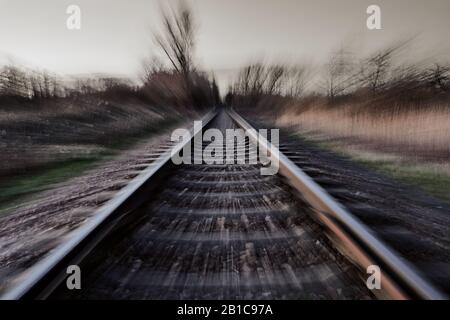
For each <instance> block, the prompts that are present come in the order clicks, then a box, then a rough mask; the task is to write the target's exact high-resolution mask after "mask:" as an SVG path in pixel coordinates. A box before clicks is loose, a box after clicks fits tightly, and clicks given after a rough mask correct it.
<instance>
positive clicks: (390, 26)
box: [0, 0, 450, 76]
mask: <svg viewBox="0 0 450 320" xmlns="http://www.w3.org/2000/svg"><path fill="white" fill-rule="evenodd" d="M166 2H172V3H173V1H153V0H39V1H34V0H27V1H25V0H0V63H5V62H8V61H10V59H11V58H14V61H15V62H17V63H21V64H26V65H29V66H34V67H40V68H46V69H48V70H51V71H54V72H57V73H60V74H84V73H94V72H95V73H112V74H121V75H128V76H135V75H137V74H138V73H139V67H140V63H141V61H142V59H143V58H144V57H145V56H146V55H148V52H150V51H151V50H152V46H153V45H152V37H151V30H152V28H155V27H157V25H158V23H159V21H160V18H159V13H160V9H159V8H160V5H161V4H160V3H166ZM190 2H191V3H192V4H193V9H194V13H195V17H196V19H197V23H198V28H199V35H198V46H197V57H198V62H199V64H200V65H201V66H202V67H203V68H204V69H206V70H211V71H216V72H217V73H221V74H225V73H226V72H225V71H226V70H230V69H231V70H232V69H235V68H237V67H239V66H241V65H243V64H245V63H247V62H249V61H251V60H252V59H259V58H266V59H274V60H283V61H286V60H289V61H292V62H301V61H308V62H313V63H321V62H323V61H324V59H326V57H327V55H329V53H330V52H331V51H333V50H336V49H337V48H338V47H339V46H340V44H342V43H350V44H351V45H352V47H353V48H354V49H355V50H358V51H359V52H365V51H368V50H372V49H374V48H378V47H382V46H383V45H387V44H389V43H390V42H392V41H395V40H397V39H401V38H406V37H411V36H417V38H416V40H415V46H414V47H413V48H412V49H411V54H412V55H413V56H421V55H428V56H430V55H433V56H436V58H437V59H447V58H448V57H450V55H449V53H450V40H449V30H450V0H428V1H426V0H370V1H369V0H192V1H190ZM70 4H76V5H78V6H80V8H81V13H82V17H81V19H82V20H81V21H82V28H81V30H79V31H70V30H68V29H67V28H66V19H67V17H68V15H67V14H66V8H67V7H68V6H69V5H70ZM370 4H378V5H379V6H380V7H381V10H382V27H383V29H382V30H375V31H369V30H367V28H366V22H365V21H366V18H367V14H366V8H367V6H368V5H370Z"/></svg>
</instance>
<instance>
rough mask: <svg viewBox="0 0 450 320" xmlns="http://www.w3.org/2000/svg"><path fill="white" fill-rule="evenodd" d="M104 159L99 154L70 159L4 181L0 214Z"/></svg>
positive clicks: (103, 156)
mask: <svg viewBox="0 0 450 320" xmlns="http://www.w3.org/2000/svg"><path fill="white" fill-rule="evenodd" d="M104 158H106V155H100V154H99V155H98V156H95V157H90V158H80V159H70V160H67V161H62V162H57V163H55V164H53V165H51V166H48V167H47V168H41V169H39V170H37V169H33V170H29V172H24V173H22V174H20V175H15V176H13V177H9V178H7V179H5V181H2V182H0V213H1V212H2V211H4V210H5V209H7V208H10V207H14V206H16V205H19V204H20V203H23V202H24V201H25V200H30V199H32V198H33V195H34V194H36V193H37V192H41V191H45V190H48V189H49V188H51V187H52V186H53V185H54V184H56V183H60V182H63V181H66V180H68V179H70V178H73V177H76V176H78V175H80V174H82V173H83V172H85V171H86V170H88V169H91V168H93V167H94V166H95V165H96V164H97V163H98V161H99V160H101V159H104Z"/></svg>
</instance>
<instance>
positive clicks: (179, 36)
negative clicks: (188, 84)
mask: <svg viewBox="0 0 450 320" xmlns="http://www.w3.org/2000/svg"><path fill="white" fill-rule="evenodd" d="M162 16H163V30H162V32H161V33H159V34H156V35H155V42H156V43H157V45H158V46H159V47H160V49H161V50H162V52H163V53H164V55H165V56H166V57H167V58H168V60H169V61H170V64H171V65H172V67H173V68H174V69H175V70H176V71H177V72H180V73H182V74H184V75H185V76H187V75H188V74H189V72H191V71H192V70H193V69H194V66H193V52H194V47H195V27H194V22H193V16H192V12H191V10H190V8H189V7H188V6H187V5H186V3H185V2H184V1H182V2H180V3H179V7H178V8H177V10H176V11H175V10H174V9H170V10H165V11H163V13H162Z"/></svg>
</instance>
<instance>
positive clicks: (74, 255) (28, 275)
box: [0, 111, 217, 300]
mask: <svg viewBox="0 0 450 320" xmlns="http://www.w3.org/2000/svg"><path fill="white" fill-rule="evenodd" d="M216 115H217V111H211V112H210V113H208V114H207V115H206V116H204V117H203V118H202V127H197V128H195V127H194V128H193V129H192V130H191V131H190V132H191V135H190V140H189V141H187V140H184V139H183V141H181V142H179V143H178V144H176V145H175V146H174V147H173V148H172V149H169V150H168V151H166V152H164V153H163V154H161V156H160V157H159V158H157V159H156V160H155V161H154V162H152V163H151V164H149V166H148V167H147V168H146V169H144V170H143V171H142V172H141V173H140V174H139V175H138V176H136V177H135V178H134V179H133V180H132V181H130V183H129V184H128V185H127V186H126V187H124V188H123V189H121V190H120V191H118V193H117V194H116V195H115V196H114V197H113V198H112V199H110V200H109V201H108V202H106V203H105V204H104V205H102V206H101V207H100V208H98V209H97V210H96V211H95V213H94V214H93V218H92V219H90V220H89V221H88V222H86V223H85V224H84V225H82V226H81V227H79V228H78V229H76V230H74V231H73V232H71V233H70V234H69V235H68V236H67V238H68V241H67V242H64V243H62V244H60V245H59V246H57V247H56V248H55V249H54V250H52V251H51V252H50V253H49V254H48V255H47V256H46V257H45V258H43V259H42V260H41V261H39V262H38V263H37V264H35V265H34V266H32V267H31V268H30V269H28V270H26V271H25V272H24V273H22V274H21V275H20V276H19V278H18V279H16V280H15V281H14V284H13V285H11V288H9V289H7V291H6V292H5V293H4V294H3V295H2V296H0V299H1V300H18V299H45V298H46V297H48V295H49V294H50V293H51V292H52V291H53V290H54V289H55V288H56V287H57V286H58V285H59V284H60V283H61V282H62V281H63V280H64V278H65V277H66V276H67V274H66V268H67V267H68V266H69V265H73V264H79V263H80V262H81V261H82V260H83V258H84V257H85V256H86V255H87V254H88V253H89V252H91V251H92V249H93V248H94V247H95V246H96V245H97V244H98V243H99V242H100V241H101V240H102V239H103V238H104V237H105V236H106V235H107V234H108V233H109V232H110V231H111V230H113V229H114V227H115V226H116V225H117V224H118V222H120V221H121V219H122V218H123V217H124V216H126V215H127V214H128V213H130V212H131V211H133V209H135V208H136V207H137V206H138V205H139V202H140V201H136V194H137V193H140V191H142V189H143V187H144V186H145V185H146V184H148V183H149V182H150V180H152V179H153V178H154V177H155V176H156V175H157V173H159V172H160V171H161V169H162V168H163V167H165V166H166V165H168V164H170V161H171V157H172V155H173V154H176V153H178V152H180V151H181V150H182V149H183V147H184V146H185V145H186V144H187V143H190V141H191V140H192V139H193V138H194V137H195V136H196V135H197V134H198V133H200V134H201V131H202V129H203V128H204V127H205V126H206V125H207V124H208V123H209V122H210V121H211V120H212V119H213V118H214V117H215V116H216ZM130 202H134V203H132V204H130Z"/></svg>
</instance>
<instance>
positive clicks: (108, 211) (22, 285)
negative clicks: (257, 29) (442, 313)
mask: <svg viewBox="0 0 450 320" xmlns="http://www.w3.org/2000/svg"><path fill="white" fill-rule="evenodd" d="M203 124H204V128H203V129H206V128H216V129H219V130H221V131H225V130H226V129H230V128H244V129H250V128H251V127H250V125H249V124H248V123H247V122H246V121H245V120H244V119H243V118H241V117H240V116H239V115H238V114H237V113H235V112H234V111H231V110H228V111H224V110H222V111H219V112H218V113H217V114H209V115H207V116H206V117H205V118H204V119H203ZM197 130H198V131H196V132H193V136H194V135H195V134H199V133H201V129H198V128H197ZM229 143H231V142H230V141H225V144H229ZM233 143H234V142H233ZM205 146H206V145H203V146H202V148H204V147H205ZM182 147H183V143H178V144H173V145H168V146H167V148H163V150H161V151H162V152H163V153H162V154H161V156H159V157H158V158H157V159H156V160H154V161H152V163H151V165H149V166H148V167H145V165H143V167H145V168H141V169H143V170H142V171H141V172H140V174H139V175H138V176H137V177H135V178H134V179H133V180H132V181H131V182H130V183H129V184H128V185H127V186H126V187H125V188H123V189H122V190H121V191H119V192H118V193H117V195H116V196H115V197H114V198H112V199H111V200H109V201H108V202H106V203H105V204H104V205H103V206H102V207H101V208H99V209H98V210H97V212H96V213H95V214H94V215H93V217H94V218H93V219H92V220H90V221H88V222H87V223H86V224H85V225H83V226H82V227H80V228H79V229H77V230H75V231H74V232H73V236H72V237H71V238H70V239H69V240H68V241H67V242H65V243H63V244H61V245H60V246H59V247H58V248H57V249H55V250H53V251H52V252H51V253H50V254H49V255H48V256H47V257H46V258H44V259H43V260H42V261H41V262H39V263H38V264H36V265H35V266H33V267H32V268H30V270H28V271H27V272H26V274H24V275H23V277H22V278H21V280H20V281H17V282H16V283H15V284H14V285H13V286H11V288H9V289H8V291H7V292H6V293H5V294H4V295H3V297H2V298H5V299H18V298H50V299H99V298H100V299H373V298H395V299H402V298H426V299H440V298H444V297H445V296H444V294H443V293H442V292H441V291H440V290H438V289H436V287H435V286H434V285H433V284H431V283H430V282H429V281H428V280H427V279H426V278H424V277H423V276H422V275H421V273H420V272H419V271H418V270H417V269H416V268H415V267H414V266H412V265H411V264H409V263H407V262H406V261H405V260H404V259H402V258H401V257H400V255H399V254H397V251H394V250H393V249H391V248H390V247H389V246H388V245H387V244H386V243H385V242H384V241H382V240H380V238H379V237H378V236H376V235H375V234H374V233H373V232H371V230H370V229H369V228H368V227H366V225H365V224H364V223H362V222H361V220H360V219H359V218H357V217H356V216H355V215H353V214H351V213H350V212H349V211H348V210H347V209H346V208H345V207H344V206H342V205H341V204H340V203H338V202H337V201H336V200H335V198H336V197H332V196H330V194H329V193H328V192H326V191H325V190H324V189H323V188H322V187H320V186H319V185H318V184H317V183H316V182H315V181H314V180H313V179H311V177H309V176H308V175H307V174H306V173H305V172H304V171H302V170H301V169H300V168H299V167H298V166H296V165H295V164H294V163H293V162H292V161H291V160H289V159H288V158H287V157H286V156H285V155H283V154H282V153H279V152H278V150H277V149H275V147H274V146H271V145H270V144H269V143H268V142H267V141H266V140H265V139H264V138H261V137H258V136H257V135H255V134H253V135H252V134H250V137H249V138H248V139H246V140H245V142H244V143H242V144H241V145H237V146H236V147H237V149H245V150H247V151H248V152H249V153H252V152H256V151H257V148H263V149H265V150H269V151H270V152H272V156H276V157H278V160H279V163H280V172H279V174H277V175H272V176H262V175H261V174H260V168H261V166H262V165H261V164H212V165H211V164H209V165H207V164H198V165H197V164H191V165H190V164H184V165H179V166H175V165H173V164H172V162H171V161H170V156H171V154H172V153H173V151H174V150H175V151H178V150H181V149H182ZM236 152H237V151H236ZM291 159H294V160H298V161H300V160H301V155H297V158H295V155H294V156H292V155H291ZM306 172H308V170H306ZM309 173H312V174H314V172H313V171H312V170H309ZM335 195H336V193H335ZM72 264H76V265H79V266H80V267H81V270H82V289H81V290H68V289H67V288H66V285H65V281H64V279H65V278H66V276H67V274H66V269H67V266H68V265H72ZM369 265H378V266H380V268H381V270H382V278H381V280H382V283H381V286H382V290H369V289H368V288H367V286H366V278H367V277H368V275H367V274H366V272H365V271H366V268H367V266H369Z"/></svg>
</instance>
